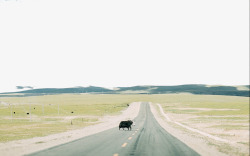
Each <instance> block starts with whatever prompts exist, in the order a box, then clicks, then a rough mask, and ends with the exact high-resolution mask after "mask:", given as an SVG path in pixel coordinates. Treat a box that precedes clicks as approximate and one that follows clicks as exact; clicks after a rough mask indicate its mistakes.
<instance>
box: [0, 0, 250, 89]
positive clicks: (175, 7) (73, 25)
mask: <svg viewBox="0 0 250 156" xmlns="http://www.w3.org/2000/svg"><path fill="white" fill-rule="evenodd" d="M248 79H249V1H248V0H0V92H5V91H13V90H15V88H16V87H15V86H34V87H37V88H42V87H74V86H88V85H93V86H101V87H109V88H110V87H116V86H135V85H180V84H209V85H214V84H221V85H242V84H244V85H247V84H249V81H248Z"/></svg>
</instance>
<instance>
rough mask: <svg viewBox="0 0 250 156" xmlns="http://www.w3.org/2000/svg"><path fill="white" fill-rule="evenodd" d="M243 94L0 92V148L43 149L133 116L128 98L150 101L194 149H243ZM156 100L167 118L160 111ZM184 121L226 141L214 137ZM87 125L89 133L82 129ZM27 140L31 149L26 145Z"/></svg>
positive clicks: (245, 117) (14, 151) (203, 152)
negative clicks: (7, 94) (2, 94)
mask: <svg viewBox="0 0 250 156" xmlns="http://www.w3.org/2000/svg"><path fill="white" fill-rule="evenodd" d="M248 100H249V98H248V97H236V96H220V95H193V94H187V93H183V94H154V95H119V94H115V95H110V94H108V95H104V94H98V95H95V94H59V95H45V96H27V97H25V96H24V97H1V98H0V101H1V103H0V112H1V113H0V114H1V115H0V118H1V120H0V121H1V122H0V134H1V136H3V137H1V140H0V141H1V142H2V143H1V144H0V151H1V153H4V152H5V154H6V155H23V154H27V153H30V152H34V151H36V150H41V149H40V148H37V147H39V146H40V147H43V148H42V149H44V148H48V147H51V146H55V145H58V144H61V143H65V142H68V141H72V140H75V139H78V138H81V137H84V136H87V135H91V134H94V133H97V132H100V131H102V130H105V129H108V128H112V127H115V126H118V125H117V124H118V123H119V120H126V119H133V118H134V117H135V116H136V114H137V113H138V109H139V103H133V102H135V101H137V102H139V101H150V102H152V103H151V106H153V108H154V109H155V110H157V111H153V114H154V116H155V117H156V119H157V121H158V122H161V125H162V127H164V124H165V126H166V125H168V126H167V127H168V128H166V127H165V129H166V130H167V131H170V132H172V133H171V134H172V135H174V136H175V137H177V138H178V139H179V140H181V141H183V142H184V143H186V144H187V145H188V146H190V147H192V148H193V149H194V150H196V151H197V152H198V153H199V154H201V155H214V154H215V153H216V155H249V140H248V139H249V104H248ZM157 104H160V106H161V107H162V108H163V110H164V113H165V114H166V115H167V117H168V119H170V120H171V122H170V121H169V120H168V119H166V118H165V117H164V116H163V115H162V114H161V113H160V111H159V107H158V105H157ZM151 108H152V107H151ZM125 110H127V111H125ZM14 112H15V113H14ZM122 112H123V113H122ZM124 112H130V113H132V114H133V115H132V114H130V113H127V115H125V114H126V113H125V114H124ZM27 113H29V114H27ZM118 116H120V117H118ZM177 123H180V124H181V125H184V126H180V125H179V124H177ZM107 125H109V126H107ZM98 126H99V127H98ZM185 126H187V127H189V128H192V129H195V130H198V131H201V132H204V133H206V134H209V135H211V136H216V137H218V138H221V139H224V140H227V141H226V142H223V141H218V140H215V139H213V138H211V137H208V136H206V135H202V134H201V133H197V132H195V131H192V130H190V129H188V128H187V127H185ZM84 129H85V131H84ZM88 129H91V130H90V131H91V133H90V132H89V133H88V132H86V130H88ZM94 129H96V130H94ZM171 129H172V131H171ZM83 131H84V134H83V133H82V132H83ZM189 137H191V138H193V139H192V140H191V139H187V138H189ZM34 139H35V140H34ZM32 140H33V141H32ZM31 145H33V147H34V148H33V149H29V148H28V147H30V146H31ZM35 146H36V147H35ZM199 146H202V147H203V148H200V147H199ZM10 147H11V148H10ZM199 149H200V150H199ZM201 149H202V150H201ZM20 151H21V152H20ZM218 153H219V154H218Z"/></svg>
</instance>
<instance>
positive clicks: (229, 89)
mask: <svg viewBox="0 0 250 156" xmlns="http://www.w3.org/2000/svg"><path fill="white" fill-rule="evenodd" d="M239 88H241V89H239ZM242 88H243V89H242ZM116 92H120V93H141V94H145V93H146V94H167V93H182V92H188V93H192V94H208V95H231V96H247V97H249V85H245V86H207V85H196V84H195V85H192V84H191V85H178V86H134V87H119V88H117V90H116Z"/></svg>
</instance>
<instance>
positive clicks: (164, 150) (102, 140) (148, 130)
mask: <svg viewBox="0 0 250 156" xmlns="http://www.w3.org/2000/svg"><path fill="white" fill-rule="evenodd" d="M134 120H135V122H136V125H135V126H132V130H131V131H129V130H127V129H126V130H119V128H118V125H117V127H116V128H112V129H109V130H106V131H103V132H100V133H97V134H94V135H91V136H87V137H83V138H81V139H78V140H75V141H72V142H69V143H66V144H62V145H59V146H55V147H52V148H49V149H46V150H42V151H39V152H36V153H32V154H30V155H29V156H197V155H199V154H198V153H197V152H195V151H194V150H193V149H191V148H190V147H188V146H187V145H185V144H184V143H183V142H181V141H180V140H178V139H177V138H175V137H174V136H172V135H171V134H169V133H168V132H166V131H165V130H164V129H163V128H162V127H161V126H160V125H159V124H158V122H157V121H156V120H155V118H154V116H153V114H152V112H151V110H150V106H149V104H148V103H146V102H144V103H142V104H141V108H140V111H139V114H138V116H137V117H136V118H135V119H134Z"/></svg>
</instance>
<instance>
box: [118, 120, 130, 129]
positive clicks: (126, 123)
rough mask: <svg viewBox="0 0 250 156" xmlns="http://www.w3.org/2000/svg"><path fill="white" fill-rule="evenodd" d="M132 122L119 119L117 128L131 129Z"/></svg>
mask: <svg viewBox="0 0 250 156" xmlns="http://www.w3.org/2000/svg"><path fill="white" fill-rule="evenodd" d="M132 124H133V121H131V120H128V121H121V122H120V124H119V130H120V128H122V129H123V130H124V128H128V130H131V125H132Z"/></svg>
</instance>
